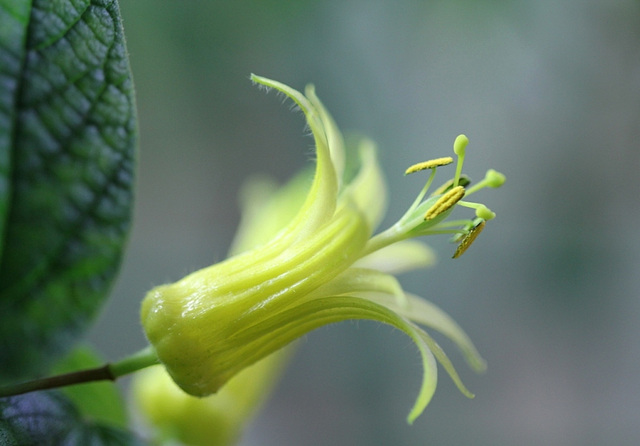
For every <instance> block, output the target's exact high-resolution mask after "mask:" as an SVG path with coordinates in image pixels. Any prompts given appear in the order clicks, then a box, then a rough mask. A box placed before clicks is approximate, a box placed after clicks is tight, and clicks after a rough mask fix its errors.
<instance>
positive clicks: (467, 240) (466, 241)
mask: <svg viewBox="0 0 640 446" xmlns="http://www.w3.org/2000/svg"><path fill="white" fill-rule="evenodd" d="M486 223H487V222H486V221H484V220H482V221H481V222H480V223H478V224H477V225H475V226H474V227H473V228H471V230H470V231H469V232H468V233H467V234H466V235H465V236H464V237H463V238H462V240H461V241H460V244H459V245H458V249H456V252H454V253H453V258H454V259H457V258H458V257H460V256H461V255H462V254H464V252H465V251H466V250H467V249H469V246H471V244H472V243H473V241H474V240H475V239H476V237H478V235H480V233H481V232H482V230H483V229H484V226H485V224H486Z"/></svg>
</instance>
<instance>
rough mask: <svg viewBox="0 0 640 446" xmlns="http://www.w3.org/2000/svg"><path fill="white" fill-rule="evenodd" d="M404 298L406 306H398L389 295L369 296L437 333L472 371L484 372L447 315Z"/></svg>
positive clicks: (472, 348) (468, 341)
mask: <svg viewBox="0 0 640 446" xmlns="http://www.w3.org/2000/svg"><path fill="white" fill-rule="evenodd" d="M406 296H407V299H408V304H407V305H398V303H397V301H396V299H395V298H394V297H393V296H389V295H386V296H385V295H375V296H371V297H370V300H372V301H373V302H376V303H379V304H380V305H384V306H386V307H389V308H390V309H391V310H393V311H396V312H397V313H399V314H400V315H402V316H404V317H406V318H407V319H409V320H411V321H413V322H416V323H418V324H420V325H425V326H427V327H430V328H433V329H434V330H437V331H439V332H440V333H442V334H443V335H445V336H446V337H448V338H449V339H451V341H453V342H454V343H455V344H456V346H457V347H458V348H459V349H460V351H461V352H462V354H463V355H464V358H465V360H466V361H467V363H468V364H469V366H470V367H471V368H472V369H473V370H475V371H477V372H482V371H484V370H486V368H487V366H486V362H485V361H484V359H482V357H481V356H480V354H479V353H478V350H477V349H476V347H475V346H474V345H473V342H471V339H469V336H467V334H466V333H465V332H464V330H462V328H460V326H459V325H458V324H457V323H456V322H455V321H454V320H453V319H452V318H451V317H450V316H449V315H448V314H447V313H445V312H444V311H443V310H441V309H440V308H439V307H438V306H436V305H435V304H433V303H431V302H429V301H427V300H425V299H422V298H420V297H418V296H416V295H414V294H411V293H406Z"/></svg>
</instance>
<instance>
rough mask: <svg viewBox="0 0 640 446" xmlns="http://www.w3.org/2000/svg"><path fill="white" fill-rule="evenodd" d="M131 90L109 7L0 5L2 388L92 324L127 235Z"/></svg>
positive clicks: (101, 3)
mask: <svg viewBox="0 0 640 446" xmlns="http://www.w3.org/2000/svg"><path fill="white" fill-rule="evenodd" d="M136 142H137V134H136V116H135V105H134V98H133V87H132V80H131V74H130V70H129V65H128V61H127V55H126V50H125V45H124V37H123V33H122V27H121V22H120V15H119V10H118V5H117V3H116V1H114V0H33V1H32V2H30V1H25V0H0V364H2V367H1V369H0V381H7V380H13V379H16V378H18V377H21V378H26V377H28V376H33V375H35V374H38V373H42V372H43V371H44V370H46V369H47V368H48V366H49V365H50V364H51V362H52V360H53V359H54V358H55V357H56V355H60V354H62V353H64V352H65V351H67V350H68V349H69V347H70V345H71V343H72V342H73V341H74V340H75V339H76V338H77V336H78V334H79V333H81V331H82V330H83V329H84V328H85V327H86V326H87V323H88V321H89V320H90V319H91V317H92V316H93V315H94V314H95V312H96V310H97V309H98V307H99V306H100V304H101V302H102V301H103V299H104V297H105V296H106V294H107V292H108V291H109V286H110V284H111V282H112V281H113V279H114V277H115V274H116V272H117V270H118V266H119V264H120V260H121V256H122V251H123V247H124V243H125V239H126V236H127V233H128V230H129V225H130V224H129V223H130V211H131V204H132V194H133V193H132V188H133V174H134V165H135V147H136Z"/></svg>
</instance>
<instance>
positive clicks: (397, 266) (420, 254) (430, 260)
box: [354, 240, 436, 274]
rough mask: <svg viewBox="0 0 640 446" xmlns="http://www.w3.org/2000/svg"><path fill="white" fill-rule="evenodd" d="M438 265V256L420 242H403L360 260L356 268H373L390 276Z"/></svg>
mask: <svg viewBox="0 0 640 446" xmlns="http://www.w3.org/2000/svg"><path fill="white" fill-rule="evenodd" d="M435 263H436V254H435V252H434V251H433V249H431V248H430V247H429V246H427V245H425V244H424V243H422V242H420V241H418V240H403V241H400V242H396V243H394V244H392V245H389V246H385V247H384V248H382V249H380V250H378V251H374V252H372V253H371V254H369V255H367V256H365V257H363V258H361V259H360V260H358V261H357V262H356V263H355V265H354V266H357V267H361V268H371V269H377V270H380V271H384V272H386V273H389V274H400V273H404V272H407V271H413V270H416V269H419V268H427V267H430V266H433V265H434V264H435Z"/></svg>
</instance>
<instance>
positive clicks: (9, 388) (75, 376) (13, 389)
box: [0, 347, 158, 398]
mask: <svg viewBox="0 0 640 446" xmlns="http://www.w3.org/2000/svg"><path fill="white" fill-rule="evenodd" d="M155 364H158V358H157V357H156V354H155V351H154V350H153V348H152V347H147V348H145V349H143V350H141V351H139V352H137V353H134V354H133V355H131V356H128V357H126V358H124V359H122V360H121V361H118V362H115V363H113V364H105V365H103V366H100V367H95V368H92V369H86V370H78V371H76V372H70V373H64V374H62V375H55V376H48V377H46V378H38V379H34V380H31V381H27V382H23V383H19V384H10V385H6V386H0V398H2V397H7V396H15V395H22V394H24V393H29V392H35V391H36V390H48V389H55V388H58V387H66V386H72V385H76V384H83V383H89V382H94V381H115V380H116V379H118V378H119V377H121V376H124V375H128V374H130V373H133V372H136V371H138V370H142V369H144V368H146V367H149V366H152V365H155Z"/></svg>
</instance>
